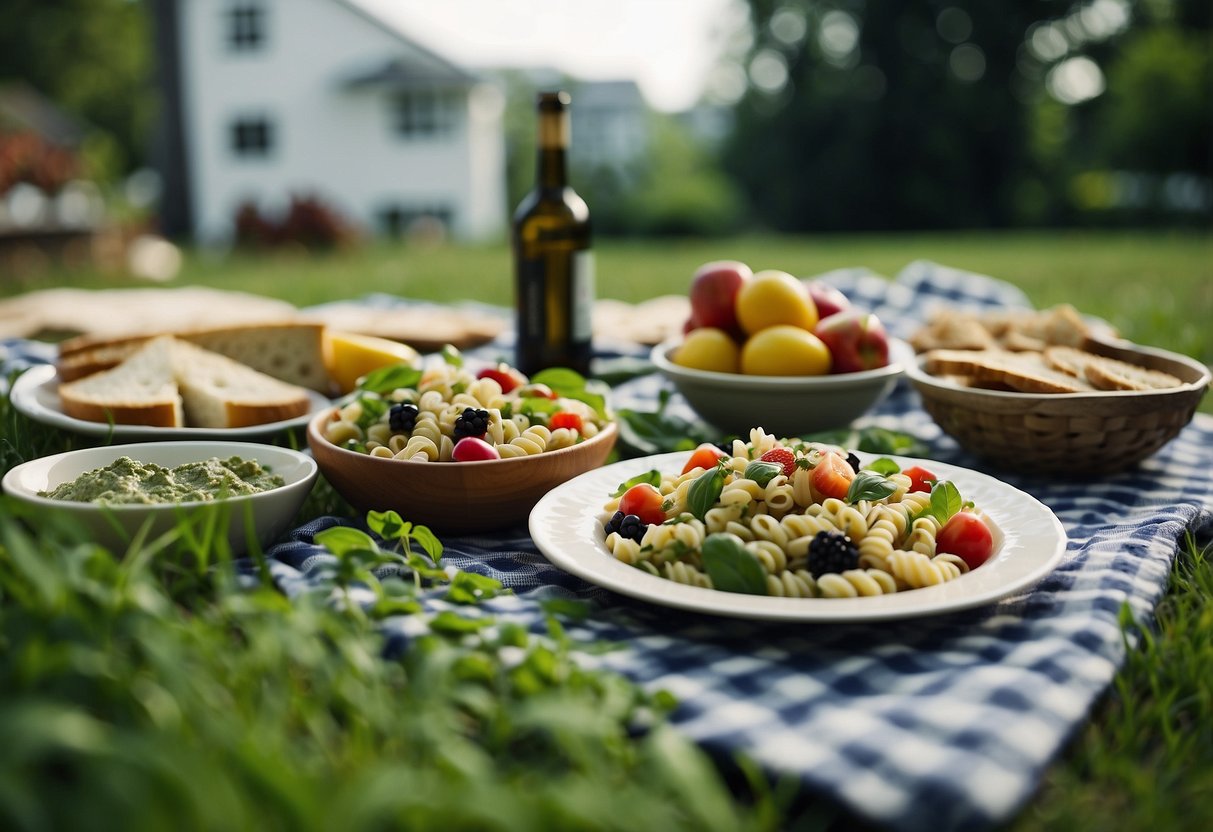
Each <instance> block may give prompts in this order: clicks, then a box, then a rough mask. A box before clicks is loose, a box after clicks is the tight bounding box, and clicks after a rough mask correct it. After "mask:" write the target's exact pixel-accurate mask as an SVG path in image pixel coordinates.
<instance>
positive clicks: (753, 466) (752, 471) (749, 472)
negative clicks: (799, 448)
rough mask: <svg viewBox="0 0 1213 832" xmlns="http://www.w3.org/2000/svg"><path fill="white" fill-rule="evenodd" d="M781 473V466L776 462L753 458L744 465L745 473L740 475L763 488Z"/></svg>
mask: <svg viewBox="0 0 1213 832" xmlns="http://www.w3.org/2000/svg"><path fill="white" fill-rule="evenodd" d="M782 473H783V466H782V465H779V464H778V463H775V462H763V461H762V460H755V461H754V462H751V463H750V464H749V465H747V466H746V467H745V473H744V474H742V476H743V477H745V478H746V479H747V480H753V481H754V482H756V483H758V484H759V485H761V486H763V487H764V488H765V487H766V484H767V483H769V482H770V481H771V480H773V479H775V478H776V477H777V476H779V475H780V474H782Z"/></svg>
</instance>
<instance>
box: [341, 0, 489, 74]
mask: <svg viewBox="0 0 1213 832" xmlns="http://www.w3.org/2000/svg"><path fill="white" fill-rule="evenodd" d="M333 2H335V3H338V4H339V5H342V6H345V7H346V8H348V9H349V10H350V11H352V12H354V13H355V14H357V15H360V16H361V17H363V18H364V19H366V20H367V21H369V22H370V23H372V24H374V25H375V26H376V27H378V28H379V29H381V30H383V31H384V32H387V33H388V34H389V35H391V36H392V37H394V38H396V39H397V40H399V41H401V42H402V43H404V44H406V45H408V46H409V47H410V53H409V54H407V55H404V56H399V57H395V58H392V59H390V60H387V61H385V62H384V63H382V64H380V65H379V66H377V67H375V68H373V69H370V70H367V71H363V72H360V73H358V74H356V75H353V76H351V77H350V78H348V79H346V81H345V83H346V85H347V86H349V87H367V86H392V87H405V88H407V87H414V86H417V87H422V86H424V87H433V86H435V85H440V86H469V85H471V84H474V83H476V81H477V80H479V78H478V76H477V75H476V74H475V73H473V72H470V71H469V70H467V69H465V68H464V67H461V66H459V65H458V64H456V63H454V62H453V61H451V60H449V59H448V58H445V57H443V56H442V55H439V54H438V53H437V52H434V51H432V50H431V49H428V48H427V47H425V46H423V45H421V44H420V43H418V42H417V41H415V40H413V39H412V38H410V37H408V36H407V35H406V34H405V33H404V32H402V31H400V29H398V28H397V27H396V26H394V25H393V24H392V23H391V22H389V21H388V20H385V19H384V18H382V17H380V16H379V15H377V14H375V12H374V10H372V9H368V8H364V7H363V6H362V5H360V4H359V3H357V2H356V0H333Z"/></svg>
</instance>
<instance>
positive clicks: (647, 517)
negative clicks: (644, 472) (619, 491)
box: [619, 482, 665, 524]
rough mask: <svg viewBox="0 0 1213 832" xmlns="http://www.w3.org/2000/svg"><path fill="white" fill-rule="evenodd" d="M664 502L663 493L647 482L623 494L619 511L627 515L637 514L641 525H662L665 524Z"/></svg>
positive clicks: (634, 486)
mask: <svg viewBox="0 0 1213 832" xmlns="http://www.w3.org/2000/svg"><path fill="white" fill-rule="evenodd" d="M662 502H663V499H662V496H661V492H660V491H658V490H657V489H656V487H654V486H652V485H649V484H648V483H647V482H642V483H640V484H639V485H633V486H632V487H631V488H629V489H628V490H627V491H625V492H624V493H623V497H622V498H620V500H619V510H620V511H622V512H623V513H624V514H625V515H627V514H635V515H636V516H637V517H639V518H640V522H641V523H657V524H660V523H664V522H665V511H664V510H663V509H662V508H661V504H662Z"/></svg>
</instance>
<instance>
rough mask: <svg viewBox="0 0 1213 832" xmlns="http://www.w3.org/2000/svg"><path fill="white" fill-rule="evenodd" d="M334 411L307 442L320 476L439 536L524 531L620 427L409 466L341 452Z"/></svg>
mask: <svg viewBox="0 0 1213 832" xmlns="http://www.w3.org/2000/svg"><path fill="white" fill-rule="evenodd" d="M332 414H333V408H330V409H329V410H325V411H322V412H321V413H318V414H317V415H316V416H315V417H314V418H313V419H312V420H311V421H310V422H309V423H308V429H307V441H308V445H309V447H311V449H312V455H313V456H314V457H315V458H316V463H317V464H318V465H319V466H320V473H321V474H322V475H323V476H324V478H325V479H326V480H328V481H329V483H330V484H331V485H332V486H333V488H335V489H336V490H337V493H338V494H340V495H341V496H342V497H343V498H345V500H346V502H348V503H349V504H350V505H351V506H353V507H354V508H355V509H357V510H358V511H371V510H374V511H386V510H388V509H392V510H394V511H396V513H398V514H399V515H400V516H401V518H402V519H404V520H407V521H409V522H412V523H417V524H419V525H423V526H429V527H430V528H431V529H433V530H434V531H435V532H440V533H446V534H457V535H464V534H475V533H478V532H486V531H494V530H497V529H505V528H509V527H511V526H518V527H525V525H526V522H527V517H528V515H529V514H530V511H531V509H532V508H533V507H534V505H535V503H537V502H538V501H539V498H540V497H542V496H543V495H544V494H546V493H547V492H548V491H550V490H552V489H553V488H555V487H556V486H558V485H560V484H561V483H563V482H566V481H568V480H570V479H572V478H573V477H575V476H577V475H578V474H581V473H584V472H586V471H589V470H590V469H592V468H597V467H598V466H600V465H602V463H603V462H605V461H606V458H607V455H608V454H610V452H611V449H612V448H613V447H614V446H615V439H616V437H617V436H618V432H619V429H618V428H617V427H616V425H615V423H614V422H610V423H608V424H607V426H606V427H605V428H603V429H602V430H601V431H599V433H598V435H596V436H594V437H592V438H590V439H587V440H585V441H584V442H579V443H578V444H576V445H573V446H571V447H568V448H561V449H560V450H557V451H547V452H545V453H542V454H536V455H534V456H525V457H517V458H514V459H495V460H489V461H485V462H412V461H408V460H400V459H389V458H384V457H375V456H370V455H368V454H364V453H359V452H357V451H350V450H347V449H345V448H341V447H338V446H337V445H334V444H333V443H332V442H330V441H328V440H327V439H325V438H324V433H323V426H324V425H325V423H327V422H328V421H329V420H330V419H331V418H332Z"/></svg>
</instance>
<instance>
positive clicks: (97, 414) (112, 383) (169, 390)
mask: <svg viewBox="0 0 1213 832" xmlns="http://www.w3.org/2000/svg"><path fill="white" fill-rule="evenodd" d="M173 367H174V362H173V339H172V338H169V337H167V336H166V337H162V338H153V339H151V340H150V341H147V342H146V343H144V344H143V345H141V346H140V347H139V348H138V349H136V350H135V351H134V353H133V354H132V355H130V356H129V357H128V358H127V359H126V360H125V361H123V362H122V363H121V364H118V365H117V366H115V367H113V368H111V369H109V370H104V371H102V372H99V373H95V374H93V375H91V376H89V377H87V378H83V379H80V380H79V381H73V382H68V383H64V384H60V385H59V400H60V402H61V403H62V406H63V412H64V413H66V414H67V415H68V416H71V417H72V418H74V419H84V420H86V421H89V422H109V421H112V422H114V423H115V424H119V425H150V426H152V427H166V428H171V427H181V426H183V425H184V424H185V418H184V411H183V407H182V402H181V396H180V395H179V394H178V389H177V380H176V375H175V372H174V369H173Z"/></svg>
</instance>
